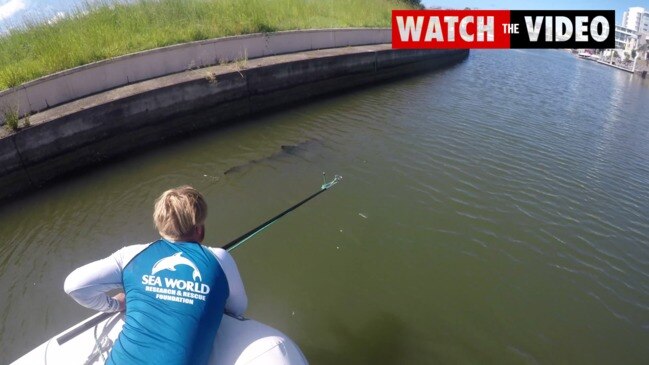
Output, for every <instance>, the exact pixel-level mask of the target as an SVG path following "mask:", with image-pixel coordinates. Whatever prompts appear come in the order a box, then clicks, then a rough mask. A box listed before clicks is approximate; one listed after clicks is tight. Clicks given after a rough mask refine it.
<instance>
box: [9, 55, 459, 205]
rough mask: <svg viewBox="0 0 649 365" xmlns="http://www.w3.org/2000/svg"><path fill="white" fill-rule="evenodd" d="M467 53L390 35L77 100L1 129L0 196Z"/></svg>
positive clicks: (448, 61) (171, 77) (178, 75)
mask: <svg viewBox="0 0 649 365" xmlns="http://www.w3.org/2000/svg"><path fill="white" fill-rule="evenodd" d="M467 55H468V51H467V50H408V51H403V50H392V49H391V46H390V44H382V45H371V46H356V47H343V48H333V49H326V50H317V51H308V52H300V53H293V54H286V55H279V56H269V57H263V58H258V59H253V60H249V61H247V62H246V64H245V65H237V64H229V65H222V66H212V67H207V68H203V69H198V70H191V71H186V72H181V73H176V74H173V75H168V76H163V77H159V78H155V79H150V80H146V81H142V82H139V83H135V84H130V85H127V86H123V87H120V88H117V89H113V90H109V91H105V92H102V93H98V94H95V95H92V96H88V97H85V98H82V99H78V100H76V101H73V102H70V103H67V104H64V105H61V106H58V107H54V108H50V109H48V110H45V111H44V112H41V113H38V114H35V115H33V116H32V117H31V118H30V119H31V124H32V126H31V127H29V128H25V129H23V130H20V131H19V132H17V133H14V134H11V135H8V136H5V137H4V138H0V198H3V197H7V196H10V195H12V194H16V193H18V192H21V191H25V190H28V189H31V188H34V187H37V186H40V185H42V184H43V183H45V182H47V181H48V180H51V179H54V178H56V177H59V176H61V175H64V174H66V173H68V172H70V171H72V170H75V169H79V168H82V167H85V166H89V165H93V164H96V163H98V162H101V161H103V160H106V159H109V158H112V157H115V156H118V155H124V154H126V153H127V152H130V151H133V150H135V149H141V148H142V147H143V146H148V145H154V144H159V142H160V141H161V140H164V139H167V138H172V137H173V138H177V137H178V136H179V135H182V134H189V133H192V132H194V131H196V130H198V129H201V128H205V127H208V126H213V125H217V124H220V123H223V122H226V121H232V120H233V119H236V118H238V117H242V116H245V115H249V114H253V113H257V112H259V111H262V110H268V109H269V108H274V107H278V106H282V105H287V104H290V103H294V102H296V101H301V100H304V99H309V98H314V97H316V96H320V95H323V94H328V93H333V92H339V91H341V90H343V89H348V88H352V87H357V86H359V85H364V84H368V83H372V82H377V81H382V80H385V79H389V78H395V77H401V76H403V75H406V74H412V73H416V72H422V71H426V70H430V69H434V68H438V67H441V66H445V65H449V64H452V63H455V62H459V61H461V60H463V59H464V58H466V57H467ZM242 66H243V67H242Z"/></svg>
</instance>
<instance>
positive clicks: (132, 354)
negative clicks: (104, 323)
mask: <svg viewBox="0 0 649 365" xmlns="http://www.w3.org/2000/svg"><path fill="white" fill-rule="evenodd" d="M206 216H207V204H206V202H205V199H204V198H203V196H202V195H201V194H200V193H199V192H198V191H197V190H196V189H194V188H192V187H190V186H182V187H178V188H175V189H171V190H167V191H165V192H164V193H162V195H161V196H160V197H159V198H158V199H157V200H156V202H155V207H154V212H153V221H154V223H155V226H156V228H157V229H158V232H159V233H160V236H161V238H160V239H159V240H157V241H155V242H152V243H148V244H142V245H132V246H127V247H124V248H122V249H120V250H118V251H117V252H115V253H113V254H112V255H110V256H109V257H107V258H105V259H103V260H99V261H95V262H92V263H90V264H87V265H85V266H82V267H80V268H78V269H76V270H74V271H73V272H72V273H71V274H70V275H69V276H68V277H67V279H66V280H65V285H64V289H65V292H66V293H68V294H69V295H70V296H71V297H72V298H73V299H74V300H75V301H77V302H78V303H79V304H81V305H82V306H84V307H87V308H90V309H94V310H97V311H102V312H117V311H124V310H126V313H125V318H124V326H123V328H122V332H121V333H120V334H119V337H118V339H117V341H116V342H115V344H114V345H113V349H112V351H111V353H110V356H109V357H108V360H107V361H106V364H120V365H121V364H207V363H208V361H209V358H210V353H211V350H212V346H213V343H214V338H215V336H216V332H217V329H218V328H219V324H220V322H221V318H222V316H223V313H224V312H227V313H229V314H232V315H235V316H240V315H242V314H243V313H244V311H245V310H246V307H247V306H248V299H247V296H246V293H245V290H244V288H243V283H242V281H241V276H240V274H239V271H238V269H237V266H236V264H235V262H234V259H233V258H232V256H231V255H230V254H229V253H228V252H227V251H225V250H223V249H220V248H212V247H207V246H203V245H202V242H203V239H204V237H205V218H206ZM115 289H121V290H123V292H122V293H119V294H117V295H115V296H110V295H108V294H107V292H109V291H113V290H115Z"/></svg>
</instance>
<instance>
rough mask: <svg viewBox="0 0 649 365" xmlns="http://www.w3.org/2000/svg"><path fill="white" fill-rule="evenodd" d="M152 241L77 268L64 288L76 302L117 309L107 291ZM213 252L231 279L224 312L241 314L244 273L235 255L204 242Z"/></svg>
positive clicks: (118, 286) (118, 284)
mask: <svg viewBox="0 0 649 365" xmlns="http://www.w3.org/2000/svg"><path fill="white" fill-rule="evenodd" d="M149 245H150V243H147V244H141V245H132V246H126V247H123V248H121V249H120V250H118V251H117V252H115V253H113V254H112V255H110V256H108V257H107V258H105V259H101V260H98V261H95V262H91V263H89V264H87V265H84V266H82V267H80V268H78V269H76V270H74V271H73V272H72V273H71V274H70V275H68V277H67V278H66V279H65V284H64V290H65V292H66V293H68V294H69V295H70V296H71V297H72V298H73V299H74V300H75V301H76V302H77V303H79V304H81V305H82V306H84V307H87V308H90V309H94V310H96V311H101V312H115V311H117V310H118V309H119V303H118V302H117V300H115V299H113V298H112V297H111V296H109V295H108V294H106V293H107V292H108V291H110V290H113V289H122V288H123V285H122V271H123V270H124V268H125V267H126V265H127V264H128V263H129V262H130V261H131V260H132V259H133V258H134V257H135V256H136V255H137V254H139V253H140V252H141V251H143V250H144V249H145V248H147V247H149ZM203 247H205V248H206V249H208V250H209V251H210V252H212V253H213V254H214V256H215V257H216V259H217V261H218V262H219V264H220V265H221V268H222V269H223V272H224V273H225V277H226V278H227V281H228V288H229V291H230V295H229V296H228V298H227V300H226V302H225V312H226V313H230V314H233V315H235V316H240V315H242V314H243V313H244V312H245V311H246V308H247V307H248V297H247V296H246V291H245V289H244V287H243V282H242V280H241V275H240V274H239V270H238V269H237V264H236V263H235V262H234V259H233V258H232V256H231V255H230V254H229V253H228V252H227V251H225V250H223V249H221V248H213V247H207V246H203Z"/></svg>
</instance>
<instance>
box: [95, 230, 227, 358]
mask: <svg viewBox="0 0 649 365" xmlns="http://www.w3.org/2000/svg"><path fill="white" fill-rule="evenodd" d="M122 282H123V284H124V292H125V293H126V315H125V320H124V327H123V328H122V332H121V333H120V334H119V337H118V338H117V341H115V344H114V345H113V349H112V351H111V353H110V356H109V358H108V360H107V361H106V364H117V365H125V364H129V365H130V364H170V365H171V364H174V365H180V364H198V365H201V364H207V362H208V361H209V357H210V353H211V351H212V345H213V343H214V337H215V336H216V331H217V330H218V328H219V325H220V323H221V317H222V316H223V311H224V309H225V301H226V299H227V298H228V295H229V289H228V282H227V279H226V277H225V273H224V272H223V269H222V268H221V265H220V264H219V262H218V260H217V259H216V257H215V256H214V255H213V254H212V253H211V252H209V251H208V249H206V248H204V247H203V246H201V245H200V244H198V243H193V242H174V243H171V242H169V241H166V240H159V241H156V242H154V243H152V244H151V245H149V246H148V247H147V248H146V249H144V250H143V251H142V252H140V253H139V254H138V255H137V256H135V257H134V258H133V259H132V260H131V261H130V262H129V263H128V264H127V265H126V267H125V268H124V270H123V271H122Z"/></svg>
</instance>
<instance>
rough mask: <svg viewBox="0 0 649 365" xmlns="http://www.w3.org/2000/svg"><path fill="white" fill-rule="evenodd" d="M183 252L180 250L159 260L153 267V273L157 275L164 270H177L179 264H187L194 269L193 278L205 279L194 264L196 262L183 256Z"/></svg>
mask: <svg viewBox="0 0 649 365" xmlns="http://www.w3.org/2000/svg"><path fill="white" fill-rule="evenodd" d="M182 254H183V253H182V252H178V253H175V254H174V255H172V256H168V257H165V258H163V259H160V260H158V262H156V263H155V264H154V265H153V268H152V269H151V275H155V274H156V273H157V272H159V271H162V270H169V271H176V266H177V265H186V266H189V267H191V268H192V269H193V270H194V271H193V272H192V279H194V280H196V279H197V278H198V280H200V281H203V279H202V278H201V272H200V271H198V268H197V267H196V265H194V263H193V262H191V261H190V260H189V259H188V258H186V257H183V256H182Z"/></svg>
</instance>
